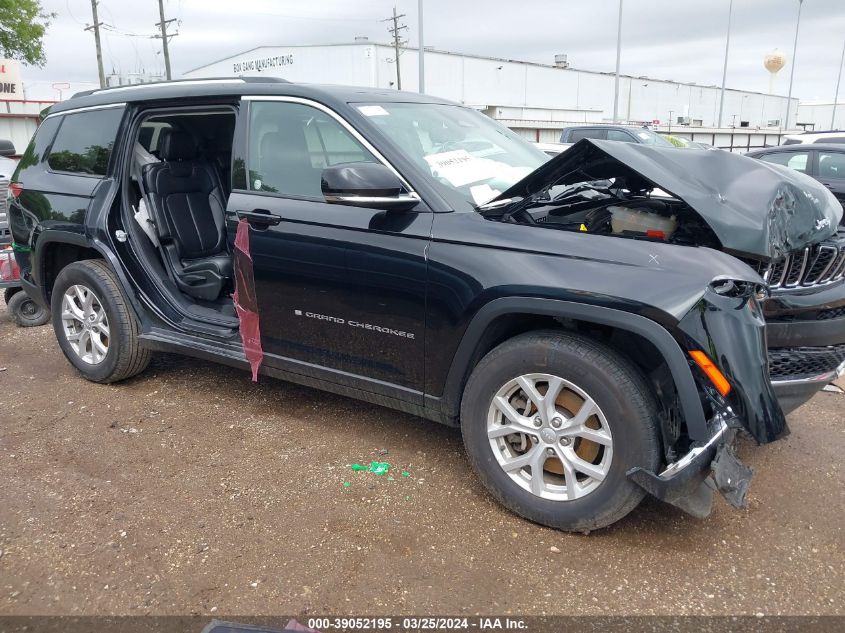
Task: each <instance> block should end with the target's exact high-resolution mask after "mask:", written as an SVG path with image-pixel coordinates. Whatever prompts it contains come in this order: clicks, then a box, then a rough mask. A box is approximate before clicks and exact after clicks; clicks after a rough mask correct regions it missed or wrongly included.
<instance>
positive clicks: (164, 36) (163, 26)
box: [156, 0, 179, 81]
mask: <svg viewBox="0 0 845 633" xmlns="http://www.w3.org/2000/svg"><path fill="white" fill-rule="evenodd" d="M158 15H159V19H160V20H161V22H156V26H160V27H161V35H160V36H159V35H156V37H161V48H162V52H163V53H164V73H165V75H166V77H167V80H168V81H170V79H171V77H170V51H168V50H167V38H168V35H167V25H168V24H170V23H171V22H175V21H176V20H175V19H173V18H171V19H170V20H165V19H164V0H158ZM177 35H179V34H178V33H174V34H173V35H171V36H169V37H175V36H177Z"/></svg>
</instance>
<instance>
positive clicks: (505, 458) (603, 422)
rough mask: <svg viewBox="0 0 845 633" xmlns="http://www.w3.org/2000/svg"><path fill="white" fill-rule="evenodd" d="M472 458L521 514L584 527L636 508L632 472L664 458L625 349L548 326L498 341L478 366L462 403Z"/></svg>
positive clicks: (651, 408) (651, 410) (649, 404)
mask: <svg viewBox="0 0 845 633" xmlns="http://www.w3.org/2000/svg"><path fill="white" fill-rule="evenodd" d="M461 429H462V431H463V437H464V444H465V446H466V449H467V453H468V454H469V457H470V461H471V462H472V464H473V466H474V468H475V469H476V471H477V472H478V474H479V477H480V478H481V481H482V482H483V483H484V485H485V486H486V487H487V489H488V490H489V491H490V492H491V493H492V495H493V496H494V497H496V498H497V499H498V500H499V501H500V502H501V503H502V504H504V505H505V506H506V507H508V508H509V509H511V510H513V511H514V512H516V513H517V514H519V515H521V516H523V517H525V518H527V519H530V520H532V521H535V522H537V523H541V524H543V525H547V526H549V527H554V528H558V529H562V530H571V531H588V530H593V529H597V528H601V527H605V526H608V525H610V524H611V523H614V522H616V521H618V520H619V519H621V518H622V517H624V516H625V515H626V514H628V513H629V512H630V511H631V510H633V509H634V508H635V507H636V506H637V504H639V502H640V501H641V500H642V498H643V497H644V496H645V492H644V491H643V490H642V489H641V488H640V487H639V486H637V485H636V484H635V483H633V482H631V481H629V480H628V478H627V475H626V473H627V472H628V471H629V470H630V469H631V468H634V467H636V466H641V467H643V468H646V469H648V470H651V471H654V470H655V469H656V468H657V467H658V465H659V463H660V441H659V434H658V428H657V413H656V403H655V399H654V396H653V395H652V392H651V391H650V390H649V388H648V385H647V383H646V381H645V379H644V378H643V376H642V374H641V373H640V372H639V371H638V370H637V369H636V367H634V366H633V364H632V363H631V362H630V361H629V360H627V359H626V358H625V357H623V356H621V355H619V354H617V353H616V352H614V351H613V350H611V349H610V348H608V347H606V346H605V345H602V344H600V343H597V342H596V341H593V340H592V339H589V338H586V337H582V336H578V335H574V334H568V333H564V332H554V331H542V332H531V333H528V334H523V335H520V336H517V337H515V338H513V339H510V340H508V341H506V342H505V343H503V344H501V345H499V346H498V347H497V348H495V349H494V350H493V351H491V352H490V353H489V354H487V356H485V357H484V358H483V359H482V360H481V362H479V364H478V365H477V366H476V368H475V370H474V371H473V373H472V375H471V376H470V379H469V381H468V383H467V386H466V389H465V391H464V395H463V399H462V402H461Z"/></svg>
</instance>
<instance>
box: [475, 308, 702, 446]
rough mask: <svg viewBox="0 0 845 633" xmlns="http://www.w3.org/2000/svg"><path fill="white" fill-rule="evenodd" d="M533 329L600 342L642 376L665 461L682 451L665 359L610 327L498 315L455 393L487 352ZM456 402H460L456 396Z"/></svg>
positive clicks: (650, 345) (636, 336) (672, 386)
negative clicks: (653, 405)
mask: <svg viewBox="0 0 845 633" xmlns="http://www.w3.org/2000/svg"><path fill="white" fill-rule="evenodd" d="M535 330H560V331H564V332H572V333H577V334H580V335H581V336H585V337H588V338H591V339H593V340H595V341H598V342H600V343H603V344H605V345H607V346H608V347H610V348H611V349H612V350H614V351H615V352H617V353H618V354H621V355H622V356H624V357H625V358H626V359H627V360H628V361H630V362H631V363H632V364H633V365H634V366H635V367H636V368H637V369H639V370H640V371H641V372H642V374H643V376H645V378H646V382H647V383H648V385H649V386H650V387H651V390H652V394H653V396H654V397H655V399H656V401H657V403H658V406H659V409H660V411H661V425H660V426H661V429H662V434H663V438H662V440H663V446H664V449H665V452H666V456H667V459H671V458H672V456H673V454H674V452H676V451H678V452H682V451H683V450H684V448H685V447H684V441H683V437H684V436H685V431H686V429H685V426H684V424H683V415H682V414H681V412H680V407H679V403H678V393H677V389H676V388H675V383H674V381H673V378H672V374H671V372H670V370H669V366H668V364H667V363H666V360H665V359H664V358H663V356H662V354H661V353H660V351H659V350H658V349H657V347H656V346H655V345H654V344H653V343H652V342H651V341H649V340H648V339H647V338H645V337H643V336H641V335H639V334H636V333H634V332H630V331H628V330H624V329H622V328H617V327H613V326H610V325H602V324H597V323H592V322H589V321H582V320H577V319H570V318H559V317H551V316H545V315H536V314H505V315H501V316H499V317H497V318H495V319H494V320H493V321H492V322H491V323H490V324H488V326H487V328H486V329H485V330H484V333H483V334H482V336H481V338H480V339H479V341H478V343H477V344H476V347H475V349H474V350H473V353H472V356H471V359H470V362H469V363H468V364H467V367H466V369H465V371H464V375H463V376H462V379H461V384H460V390H459V391H458V394H462V393H463V390H464V387H465V386H466V383H467V381H468V380H469V376H470V374H471V373H472V370H473V369H474V368H475V366H476V365H477V364H478V362H479V361H480V360H481V359H482V358H483V357H484V356H485V355H486V354H487V353H488V352H490V351H491V350H492V349H493V348H495V347H496V346H498V345H500V344H502V343H504V342H505V341H506V340H508V339H511V338H513V337H515V336H518V335H520V334H524V333H526V332H532V331H535ZM458 400H460V395H459V396H458ZM458 406H460V402H458ZM679 442H680V444H679Z"/></svg>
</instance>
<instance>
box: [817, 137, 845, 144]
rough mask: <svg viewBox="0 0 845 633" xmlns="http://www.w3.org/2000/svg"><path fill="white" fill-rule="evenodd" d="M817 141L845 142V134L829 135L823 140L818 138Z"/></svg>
mask: <svg viewBox="0 0 845 633" xmlns="http://www.w3.org/2000/svg"><path fill="white" fill-rule="evenodd" d="M818 142H819V143H837V144H840V143H845V136H831V137H830V138H826V139H824V140H823V141H822V140H819V141H818Z"/></svg>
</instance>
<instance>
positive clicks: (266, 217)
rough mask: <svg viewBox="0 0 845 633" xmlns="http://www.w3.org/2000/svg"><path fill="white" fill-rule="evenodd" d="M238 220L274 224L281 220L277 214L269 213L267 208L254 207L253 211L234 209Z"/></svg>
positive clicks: (267, 224)
mask: <svg viewBox="0 0 845 633" xmlns="http://www.w3.org/2000/svg"><path fill="white" fill-rule="evenodd" d="M235 213H236V214H237V216H238V219H239V220H246V221H247V222H249V223H250V224H252V223H255V224H264V225H266V226H276V225H277V224H279V223H280V222H281V221H282V218H281V217H279V216H278V215H274V214H273V213H270V212H269V211H268V210H267V209H254V210H253V211H236V212H235Z"/></svg>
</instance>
